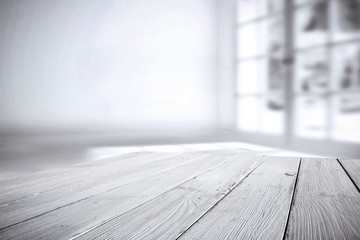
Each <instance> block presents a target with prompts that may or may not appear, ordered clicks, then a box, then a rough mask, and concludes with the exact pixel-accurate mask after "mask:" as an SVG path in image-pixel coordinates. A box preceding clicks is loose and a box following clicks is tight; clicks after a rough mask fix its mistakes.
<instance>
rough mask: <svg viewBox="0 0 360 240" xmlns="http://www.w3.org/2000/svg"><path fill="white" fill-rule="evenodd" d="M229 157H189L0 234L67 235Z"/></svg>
mask: <svg viewBox="0 0 360 240" xmlns="http://www.w3.org/2000/svg"><path fill="white" fill-rule="evenodd" d="M228 158H229V156H226V155H207V156H206V157H202V158H198V159H196V160H194V161H189V162H187V163H184V164H182V165H179V166H176V167H173V168H169V169H167V170H163V171H160V172H159V173H157V174H154V175H151V176H148V177H144V178H143V179H141V180H139V181H136V182H133V183H130V184H127V185H123V186H121V187H119V188H116V189H113V190H111V191H108V192H105V193H103V194H99V195H95V196H91V197H89V198H86V199H83V200H81V201H79V202H75V203H72V204H69V205H67V206H64V207H62V208H59V209H56V210H53V211H50V212H47V213H46V214H44V215H42V216H39V217H36V218H34V219H30V220H27V221H24V222H21V223H18V224H16V225H13V226H11V227H7V228H5V229H2V230H0V236H2V238H3V239H11V238H17V239H41V238H44V239H68V238H69V237H72V236H74V235H76V234H78V233H81V232H83V231H85V230H86V229H89V228H91V227H93V226H95V225H98V224H100V223H101V222H103V221H105V220H107V219H110V218H112V217H115V216H117V215H120V214H123V213H124V212H126V211H129V210H130V209H132V208H134V207H137V206H138V205H140V204H143V203H144V202H146V201H149V200H151V199H152V198H154V197H156V196H158V195H160V194H162V193H164V192H165V191H168V190H170V189H171V188H174V187H176V186H177V185H179V184H181V183H183V182H184V181H187V180H189V179H191V178H193V177H195V176H197V175H199V174H201V173H202V172H204V171H206V170H208V169H209V168H212V167H214V166H216V165H218V164H220V163H222V162H224V161H225V160H226V159H228ZM34 204H36V203H34ZM43 205H45V204H43Z"/></svg>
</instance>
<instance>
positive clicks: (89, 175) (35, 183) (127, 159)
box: [0, 153, 180, 204]
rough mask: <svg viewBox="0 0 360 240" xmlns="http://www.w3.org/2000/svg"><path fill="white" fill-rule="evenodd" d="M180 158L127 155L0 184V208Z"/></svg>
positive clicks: (140, 154)
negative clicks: (115, 173) (53, 191)
mask: <svg viewBox="0 0 360 240" xmlns="http://www.w3.org/2000/svg"><path fill="white" fill-rule="evenodd" d="M176 155H180V154H174V153H130V154H125V155H121V156H118V157H113V158H108V159H103V161H91V162H90V163H82V164H76V165H73V166H71V167H67V168H61V169H55V170H51V171H44V172H39V173H35V174H31V175H29V176H25V177H19V178H15V179H11V180H9V181H3V182H0V204H3V203H6V202H9V201H13V200H17V199H22V198H25V197H27V196H32V195H33V194H34V193H35V192H36V193H45V192H48V191H52V190H54V189H57V188H67V187H68V186H67V185H66V183H69V184H71V183H74V182H77V181H79V182H83V181H84V180H86V179H91V180H92V179H95V178H96V176H102V175H109V174H111V173H112V172H111V171H109V170H113V171H117V170H119V169H122V168H129V167H134V166H139V165H142V164H144V163H146V162H151V161H154V160H160V159H164V158H168V157H171V156H176Z"/></svg>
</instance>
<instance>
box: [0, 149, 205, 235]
mask: <svg viewBox="0 0 360 240" xmlns="http://www.w3.org/2000/svg"><path fill="white" fill-rule="evenodd" d="M159 156H163V155H159ZM203 156H205V154H198V153H195V154H194V153H184V154H181V155H178V156H174V157H167V158H160V159H159V160H158V158H155V161H148V160H147V159H146V158H145V159H144V160H143V161H137V162H136V163H135V164H131V163H122V164H117V163H114V164H110V165H109V166H107V168H105V169H102V168H101V170H98V169H94V172H91V174H88V175H81V177H79V176H74V177H73V178H69V179H67V180H66V181H65V180H63V181H60V182H57V184H56V186H53V188H51V186H52V184H54V183H52V184H49V185H50V186H49V187H50V190H51V191H44V188H41V189H38V187H37V186H32V187H31V188H30V187H29V189H28V190H26V191H20V192H16V195H15V197H17V198H15V197H12V196H11V194H10V197H12V198H13V199H15V200H13V201H8V202H6V203H3V204H0V215H1V216H2V221H0V229H1V228H4V227H7V226H10V225H12V224H15V223H17V222H21V221H24V220H26V219H29V218H33V217H36V216H38V215H41V214H43V213H46V212H48V211H52V210H54V209H57V208H59V207H62V206H65V205H67V204H71V203H73V202H77V201H80V200H82V199H86V198H88V197H90V196H93V195H97V194H101V193H103V192H107V191H110V190H111V189H114V188H118V187H120V186H122V185H126V184H129V183H131V182H135V181H137V180H139V179H142V178H144V177H146V176H150V175H153V174H156V173H158V172H159V171H163V170H164V169H167V168H173V167H175V166H177V165H179V164H184V163H186V162H188V161H194V160H196V159H197V158H200V157H203ZM46 186H48V185H46ZM22 192H26V194H27V197H22V198H19V194H22Z"/></svg>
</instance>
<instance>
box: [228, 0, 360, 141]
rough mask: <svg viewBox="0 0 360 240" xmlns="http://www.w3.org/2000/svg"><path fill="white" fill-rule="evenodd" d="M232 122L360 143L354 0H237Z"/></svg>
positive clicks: (359, 40) (358, 30)
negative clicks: (234, 103)
mask: <svg viewBox="0 0 360 240" xmlns="http://www.w3.org/2000/svg"><path fill="white" fill-rule="evenodd" d="M237 9H238V11H237V24H236V38H237V55H236V68H237V74H236V86H237V87H236V94H235V96H236V103H237V109H236V112H237V129H238V131H240V132H247V133H256V134H264V135H266V134H267V135H272V136H279V137H285V136H288V137H289V136H290V138H292V139H296V138H302V139H312V140H318V141H345V142H356V143H360V0H292V1H289V0H284V1H282V0H238V5H237Z"/></svg>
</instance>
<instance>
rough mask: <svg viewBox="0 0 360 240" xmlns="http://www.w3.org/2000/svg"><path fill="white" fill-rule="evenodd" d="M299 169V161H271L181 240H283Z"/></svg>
mask: <svg viewBox="0 0 360 240" xmlns="http://www.w3.org/2000/svg"><path fill="white" fill-rule="evenodd" d="M298 165H299V159H298V158H289V157H270V158H268V159H267V160H266V161H265V162H264V163H263V164H262V165H260V166H259V167H258V168H257V169H256V170H255V171H254V172H252V173H251V174H250V176H248V177H247V178H246V179H245V180H244V181H243V182H241V183H240V184H239V185H238V186H236V187H235V188H234V190H233V191H231V192H230V193H229V194H228V195H227V196H226V197H225V198H224V199H223V200H222V201H220V202H219V203H218V204H217V205H216V206H215V207H214V208H212V209H211V210H210V211H209V212H208V213H207V214H206V215H204V216H203V217H202V218H201V219H200V220H199V221H198V222H197V223H196V224H194V225H193V226H192V227H191V228H190V229H189V230H188V231H186V232H185V233H184V234H183V235H181V237H180V239H207V240H210V239H271V240H273V239H281V238H282V236H283V234H284V231H285V228H286V222H287V218H288V213H289V209H290V204H291V200H292V195H293V189H294V185H295V180H296V173H297V170H298Z"/></svg>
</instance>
